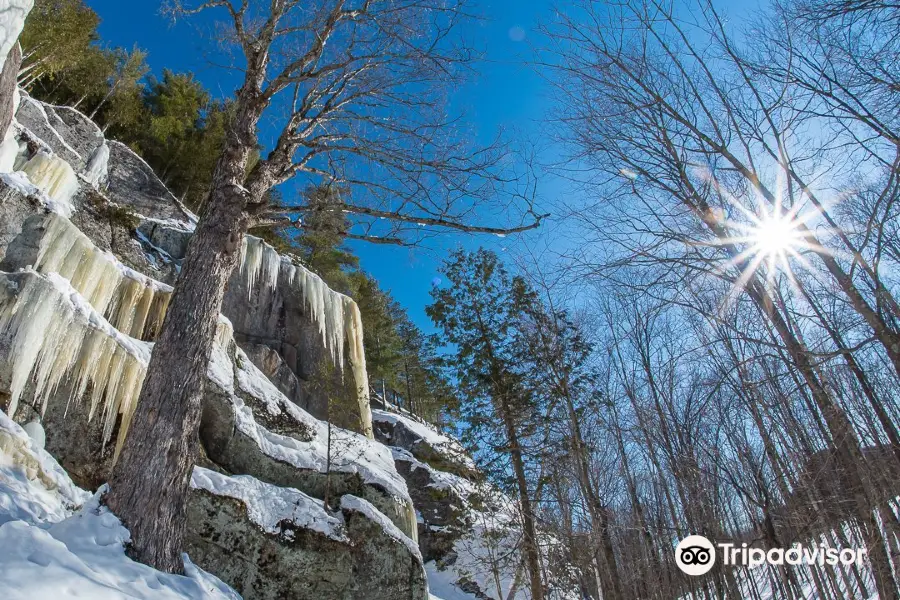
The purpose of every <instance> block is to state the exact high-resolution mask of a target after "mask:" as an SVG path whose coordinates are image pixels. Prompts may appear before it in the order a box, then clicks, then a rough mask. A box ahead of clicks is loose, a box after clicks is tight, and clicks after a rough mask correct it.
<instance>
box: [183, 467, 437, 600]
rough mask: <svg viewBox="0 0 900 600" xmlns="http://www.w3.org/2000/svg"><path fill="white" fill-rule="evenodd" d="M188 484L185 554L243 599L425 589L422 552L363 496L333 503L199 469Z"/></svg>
mask: <svg viewBox="0 0 900 600" xmlns="http://www.w3.org/2000/svg"><path fill="white" fill-rule="evenodd" d="M191 487H192V491H191V494H190V497H189V500H188V504H187V522H188V532H187V538H186V542H187V551H188V554H189V555H190V557H191V560H192V561H193V562H195V563H196V564H198V565H199V566H200V567H202V568H204V569H206V570H208V571H210V572H212V573H215V574H216V575H217V576H218V577H219V578H220V579H222V580H223V581H225V582H226V583H228V584H229V585H231V586H232V587H233V588H234V589H235V590H237V591H238V592H239V593H241V594H242V596H243V597H244V598H245V599H247V600H322V599H326V598H327V599H328V600H356V599H357V598H366V599H367V600H427V598H428V587H427V582H426V579H425V572H424V569H423V567H422V559H421V556H419V555H418V552H417V551H415V547H414V546H411V545H410V543H409V541H408V540H403V539H402V537H401V536H402V534H401V533H400V532H398V531H396V530H391V529H390V527H387V528H386V525H389V524H385V523H381V522H378V521H377V520H373V519H372V517H371V515H369V514H366V513H367V512H370V510H368V509H369V508H371V505H369V507H368V508H367V507H366V504H367V503H365V501H364V500H359V499H356V501H355V502H348V503H347V505H346V506H345V507H342V509H341V510H340V512H331V511H329V510H327V509H326V507H325V506H324V505H323V504H322V502H321V501H318V500H316V499H314V498H310V497H309V496H307V495H305V494H303V493H302V492H299V491H298V490H295V489H290V488H282V487H278V486H273V485H269V484H265V483H262V482H260V481H258V480H256V479H254V478H252V477H247V476H239V477H228V476H224V475H221V474H218V473H214V472H211V471H207V470H205V469H201V468H195V470H194V475H193V477H192V481H191ZM371 510H374V509H371Z"/></svg>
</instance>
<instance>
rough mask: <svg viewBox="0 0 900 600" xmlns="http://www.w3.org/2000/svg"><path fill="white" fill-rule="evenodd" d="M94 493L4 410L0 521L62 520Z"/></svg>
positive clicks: (0, 420)
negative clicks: (81, 486) (73, 476)
mask: <svg viewBox="0 0 900 600" xmlns="http://www.w3.org/2000/svg"><path fill="white" fill-rule="evenodd" d="M90 497H91V495H90V494H88V493H87V492H85V491H84V490H82V489H80V488H78V487H77V486H76V485H75V484H74V483H72V480H71V479H69V476H68V474H67V473H66V472H65V471H64V470H63V468H62V467H60V466H59V464H58V463H57V462H56V460H54V458H53V457H52V456H50V454H49V453H47V452H46V451H45V450H44V449H43V448H40V447H39V446H38V444H36V443H35V442H34V440H32V439H31V438H30V437H29V435H28V434H27V433H26V432H25V430H24V429H23V428H21V427H19V425H18V424H16V423H15V422H14V421H13V420H12V419H10V418H9V417H8V416H6V414H5V413H3V412H0V524H2V523H5V522H7V521H13V520H25V521H28V522H29V523H43V522H55V521H61V520H62V519H65V518H66V517H68V516H69V515H70V514H71V513H72V510H73V509H76V508H78V507H80V506H81V505H83V504H84V503H85V502H87V501H88V500H89V499H90ZM0 547H2V546H0Z"/></svg>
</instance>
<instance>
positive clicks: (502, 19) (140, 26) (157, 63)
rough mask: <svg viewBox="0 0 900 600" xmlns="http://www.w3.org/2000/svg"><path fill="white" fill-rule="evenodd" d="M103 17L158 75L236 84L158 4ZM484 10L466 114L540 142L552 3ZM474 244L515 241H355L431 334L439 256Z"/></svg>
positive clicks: (140, 1) (498, 1) (107, 6)
mask: <svg viewBox="0 0 900 600" xmlns="http://www.w3.org/2000/svg"><path fill="white" fill-rule="evenodd" d="M87 3H88V5H90V6H91V7H92V8H93V9H94V10H95V11H96V12H97V13H98V14H99V15H100V17H101V19H102V23H101V26H100V33H101V36H102V38H103V40H104V41H105V42H107V43H110V44H113V45H116V46H125V47H132V46H134V45H137V46H138V47H140V48H142V49H144V50H145V51H147V52H148V53H149V56H148V62H149V64H150V66H151V68H152V69H153V71H154V72H156V73H159V72H161V71H162V69H163V68H169V69H173V70H176V71H192V72H194V73H195V74H196V76H197V77H198V78H199V79H200V80H201V81H202V82H203V83H204V84H205V85H206V86H207V87H208V88H209V89H210V90H211V91H212V92H213V93H214V94H216V95H228V94H229V93H230V92H231V90H232V89H233V88H234V87H235V86H234V79H233V78H229V77H228V76H226V75H225V73H224V72H223V71H222V70H221V69H219V68H217V67H215V66H211V65H210V64H208V63H207V62H206V60H205V59H204V52H203V50H204V48H202V47H201V44H202V41H201V40H198V39H197V38H196V36H195V35H193V31H192V28H191V27H190V26H189V25H187V24H176V25H174V26H173V25H172V24H171V23H170V21H169V20H167V19H166V18H165V17H163V16H161V15H160V14H159V6H160V1H159V0H129V1H128V2H123V1H122V0H87ZM478 8H479V10H480V13H481V14H482V15H483V16H484V17H485V20H484V21H483V22H481V23H478V24H474V25H472V26H471V27H470V30H469V31H466V32H465V33H466V35H467V36H468V37H469V38H470V39H473V40H474V41H475V43H476V44H478V45H479V46H481V47H483V48H484V50H485V58H486V61H485V62H484V63H483V64H481V65H480V66H479V71H480V76H479V77H478V78H477V79H476V80H475V81H473V82H472V84H471V85H470V86H468V88H467V89H464V90H462V92H461V94H460V98H462V99H463V101H464V103H465V107H466V108H467V110H468V113H467V116H468V118H469V120H470V122H471V123H472V124H474V126H475V128H476V130H477V132H478V134H479V136H480V137H482V138H484V139H491V138H492V137H493V135H494V134H495V133H496V132H497V130H498V129H499V128H501V127H502V128H504V129H515V130H516V132H517V133H518V134H520V135H521V136H523V137H526V138H537V137H541V133H542V127H543V126H542V125H541V123H540V121H541V119H542V118H543V117H544V115H545V114H546V112H547V110H548V109H549V107H550V105H551V104H550V99H549V96H550V94H549V89H548V85H547V84H546V82H544V81H543V80H542V78H541V77H540V76H539V75H538V74H537V73H535V72H534V71H533V69H532V68H531V67H529V66H528V64H527V58H528V57H529V56H530V54H531V50H530V44H531V43H533V42H535V41H536V36H537V33H536V30H535V28H536V27H537V26H538V25H539V24H540V23H542V22H545V21H547V20H549V19H550V18H551V14H552V12H551V2H550V0H519V1H516V0H481V1H479V2H478ZM538 191H539V194H540V197H541V198H542V199H543V201H542V205H543V206H545V207H547V209H546V210H549V207H550V206H551V205H552V204H553V203H554V200H555V198H554V196H555V195H558V194H560V193H562V187H561V186H560V185H559V183H558V182H557V181H555V180H553V179H552V178H551V177H549V176H545V177H543V178H542V182H541V184H540V186H539V189H538ZM460 243H462V244H464V245H466V246H470V247H477V246H478V245H479V244H484V245H486V246H489V247H492V248H494V249H496V250H498V251H503V250H504V249H506V248H507V246H510V245H512V244H515V241H514V240H510V239H504V240H499V239H497V238H496V237H493V236H488V237H481V236H474V237H471V236H465V237H460V236H455V235H452V234H448V235H447V236H445V237H444V238H441V239H440V240H437V241H431V242H429V244H428V247H427V248H422V249H405V248H398V247H387V246H375V245H372V244H365V243H357V244H355V245H354V250H355V251H356V252H357V253H358V254H359V256H360V257H361V260H362V264H363V267H364V268H365V269H366V270H367V271H368V272H370V273H372V274H373V275H374V276H375V277H376V278H377V279H378V280H379V282H380V283H381V285H382V287H384V288H385V289H388V290H390V291H391V293H392V294H393V295H394V297H395V298H397V300H399V301H400V302H401V303H402V304H403V305H404V306H405V307H406V308H407V309H408V310H409V313H410V316H411V317H412V318H413V320H414V321H415V322H416V323H417V324H418V325H419V326H420V327H422V328H423V329H425V330H426V331H431V330H432V327H431V323H430V321H429V319H428V318H427V317H426V316H425V313H424V307H425V305H427V304H428V302H429V294H428V291H429V289H430V288H431V286H432V280H434V278H435V277H436V276H437V275H438V273H437V268H438V266H439V264H440V260H441V258H442V257H443V256H444V255H446V251H447V249H449V248H452V247H454V246H455V245H457V244H460Z"/></svg>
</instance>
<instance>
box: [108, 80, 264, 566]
mask: <svg viewBox="0 0 900 600" xmlns="http://www.w3.org/2000/svg"><path fill="white" fill-rule="evenodd" d="M242 91H244V90H242ZM248 96H249V97H252V94H245V95H244V96H243V97H241V96H239V98H241V99H242V100H243V102H240V101H239V106H238V112H237V117H236V119H235V124H234V126H233V128H232V130H231V131H230V132H229V135H228V139H227V143H226V147H225V150H224V152H223V154H222V157H221V158H220V159H219V163H218V165H217V166H216V172H215V175H214V177H213V187H212V191H211V193H210V196H209V199H208V201H207V203H206V210H205V211H204V213H203V215H202V217H201V219H200V222H199V223H198V224H197V228H196V230H195V231H194V234H193V236H192V237H191V242H190V245H189V247H188V252H187V255H186V256H185V259H184V263H183V265H182V270H181V275H180V276H179V279H178V282H177V285H176V286H175V291H174V293H173V295H172V301H171V303H170V304H169V309H168V312H167V314H166V320H165V323H164V324H163V328H162V332H161V334H160V337H159V339H158V340H157V342H156V345H155V347H154V349H153V355H152V357H151V359H150V365H149V367H148V369H147V377H146V379H145V381H144V387H143V389H142V391H141V396H140V399H139V400H138V404H137V407H136V409H135V414H134V417H133V422H132V424H131V427H130V429H129V432H128V435H127V437H126V439H125V443H124V445H123V448H122V452H121V455H120V456H119V459H118V462H117V463H116V465H115V467H114V468H113V473H112V477H111V479H110V488H111V489H110V492H109V495H108V496H107V498H106V502H107V504H108V505H109V507H110V508H111V509H112V510H113V512H115V513H116V514H117V515H118V516H119V518H120V519H122V521H123V523H124V524H125V525H126V526H127V527H128V528H129V529H130V530H131V539H132V543H131V547H130V552H131V555H132V556H133V557H134V558H135V559H137V560H139V561H141V562H143V563H146V564H148V565H150V566H152V567H154V568H156V569H159V570H161V571H166V572H171V573H177V572H181V571H182V569H183V565H182V561H181V552H182V549H183V544H182V542H183V539H184V529H185V514H184V511H185V501H186V498H187V493H188V486H189V483H190V477H191V471H192V469H193V466H194V460H195V458H196V456H197V449H198V448H197V447H198V443H199V442H198V437H197V430H198V427H199V423H200V414H201V400H202V397H203V385H204V382H205V376H206V369H207V365H208V363H209V358H210V354H211V353H212V347H213V341H214V338H215V333H216V327H217V324H218V319H219V313H220V312H221V308H222V298H223V296H224V294H225V286H226V284H227V282H228V279H229V277H230V276H231V272H232V271H233V270H234V268H235V266H236V265H237V263H238V260H239V257H240V252H241V248H242V245H243V242H244V237H245V235H246V232H247V227H248V225H249V219H248V217H247V214H246V211H245V209H246V207H247V201H248V198H247V194H246V191H245V190H244V188H243V187H242V186H241V183H242V182H243V180H244V177H245V170H246V165H247V161H248V159H249V157H250V152H251V149H252V148H253V145H254V144H255V141H256V125H257V123H258V121H259V115H260V114H261V112H262V107H261V106H259V105H258V104H256V105H254V104H253V103H252V101H250V98H248Z"/></svg>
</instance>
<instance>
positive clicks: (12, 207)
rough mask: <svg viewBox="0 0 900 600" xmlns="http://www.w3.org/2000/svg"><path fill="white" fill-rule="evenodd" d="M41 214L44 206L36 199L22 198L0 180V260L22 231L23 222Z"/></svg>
mask: <svg viewBox="0 0 900 600" xmlns="http://www.w3.org/2000/svg"><path fill="white" fill-rule="evenodd" d="M43 212H44V206H43V205H42V204H41V203H40V202H39V201H38V200H37V199H36V198H28V197H26V196H24V195H23V194H21V193H20V192H19V190H17V189H15V188H14V187H11V186H9V185H7V184H6V182H4V181H3V179H0V259H2V258H3V257H4V256H5V255H6V251H7V248H8V246H9V245H10V243H11V242H12V241H13V240H14V239H15V238H16V237H17V236H18V235H19V233H20V232H21V231H22V225H23V223H25V220H26V219H28V217H30V216H32V215H34V214H38V213H43Z"/></svg>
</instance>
